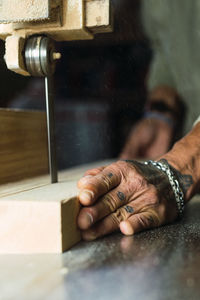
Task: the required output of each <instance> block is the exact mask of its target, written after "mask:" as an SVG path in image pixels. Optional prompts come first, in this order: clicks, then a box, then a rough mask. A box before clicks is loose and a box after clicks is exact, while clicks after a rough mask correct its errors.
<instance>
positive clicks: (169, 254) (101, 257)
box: [0, 199, 200, 300]
mask: <svg viewBox="0 0 200 300" xmlns="http://www.w3.org/2000/svg"><path fill="white" fill-rule="evenodd" d="M0 299H2V300H7V299H15V300H18V299H20V300H24V299H29V300H32V299H34V300H40V299H42V300H46V299H48V300H53V299H54V300H68V299H69V300H81V299H87V300H100V299H102V300H107V299H115V300H118V299H119V300H122V299H127V300H130V299H142V300H143V299H148V300H151V299H152V300H156V299H159V300H160V299H162V300H163V299H176V300H179V299H181V300H184V299H187V300H188V299H190V300H193V299H200V201H198V199H195V200H193V201H192V202H191V203H190V204H189V205H188V209H187V212H186V214H185V216H184V218H183V219H182V221H180V222H178V223H176V224H173V225H169V226H166V227H162V228H158V229H155V230H151V231H148V232H144V233H140V234H137V235H135V236H134V237H124V236H122V235H121V234H120V233H116V234H113V235H111V236H108V237H106V238H103V239H100V240H98V241H95V242H91V243H86V242H81V243H79V244H77V245H76V246H75V247H74V248H73V249H71V250H70V251H68V252H66V253H65V254H63V255H29V256H21V255H9V256H6V255H4V256H0Z"/></svg>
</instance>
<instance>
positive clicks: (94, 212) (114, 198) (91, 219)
mask: <svg viewBox="0 0 200 300" xmlns="http://www.w3.org/2000/svg"><path fill="white" fill-rule="evenodd" d="M130 196H131V195H130V193H128V189H126V190H124V188H123V187H120V186H118V187H117V188H115V189H113V190H112V191H111V192H109V193H107V194H106V195H105V196H103V197H102V198H100V199H99V201H98V202H97V203H96V204H95V205H94V206H90V207H86V208H82V209H81V211H80V214H79V216H78V226H79V227H80V229H82V230H86V229H88V228H89V227H91V226H92V225H93V224H94V223H96V222H97V221H99V220H101V219H103V218H104V217H105V216H107V215H109V214H111V213H113V212H115V211H116V210H117V209H118V208H119V207H121V206H124V205H125V204H126V203H128V202H129V198H130Z"/></svg>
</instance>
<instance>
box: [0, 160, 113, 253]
mask: <svg viewBox="0 0 200 300" xmlns="http://www.w3.org/2000/svg"><path fill="white" fill-rule="evenodd" d="M109 163H111V161H102V162H98V163H92V164H87V165H83V166H81V167H74V168H72V169H68V170H66V171H62V172H60V173H59V183H56V184H49V181H50V177H49V176H48V175H45V176H39V177H35V178H31V179H26V180H22V181H18V182H15V183H7V184H3V185H0V253H1V254H8V253H10V254H32V253H61V252H63V251H65V250H67V249H69V248H70V247H72V246H73V245H74V244H76V243H77V242H78V241H80V239H81V237H80V231H79V230H78V228H77V223H76V220H77V215H78V212H79V209H80V204H79V202H78V199H77V194H78V190H77V187H76V185H77V181H78V180H79V179H80V178H81V177H82V175H83V174H84V173H85V171H86V170H88V169H91V168H95V167H97V166H100V165H104V166H105V165H107V164H109Z"/></svg>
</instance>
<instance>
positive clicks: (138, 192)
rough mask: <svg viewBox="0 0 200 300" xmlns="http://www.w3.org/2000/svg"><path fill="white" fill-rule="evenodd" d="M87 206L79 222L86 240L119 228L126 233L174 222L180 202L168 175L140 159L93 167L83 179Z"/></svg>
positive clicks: (81, 192) (84, 203)
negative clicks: (138, 160)
mask: <svg viewBox="0 0 200 300" xmlns="http://www.w3.org/2000/svg"><path fill="white" fill-rule="evenodd" d="M78 187H79V188H80V190H81V191H80V194H79V199H80V202H81V204H82V205H83V206H84V207H83V208H82V209H81V211H80V214H79V217H78V225H79V227H80V229H81V230H82V237H83V239H85V240H94V239H96V238H98V237H101V236H103V235H106V234H109V233H111V232H113V231H116V230H119V229H120V230H121V232H122V233H123V234H125V235H132V234H133V233H136V232H139V231H142V230H145V229H149V228H153V227H157V226H160V225H163V224H166V223H169V222H172V221H174V220H175V219H176V217H177V209H176V202H175V199H174V195H173V191H172V189H171V186H170V184H169V181H168V178H167V176H166V175H165V174H164V173H163V172H161V171H159V170H157V169H156V168H154V167H151V166H146V165H144V164H142V163H139V162H136V161H118V162H116V163H113V164H111V165H110V166H107V167H101V168H99V169H93V170H89V171H88V172H87V173H86V174H85V176H84V177H83V178H82V179H81V180H80V181H79V183H78Z"/></svg>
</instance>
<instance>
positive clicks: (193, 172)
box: [159, 122, 200, 202]
mask: <svg viewBox="0 0 200 300" xmlns="http://www.w3.org/2000/svg"><path fill="white" fill-rule="evenodd" d="M160 159H165V160H167V161H168V163H169V164H170V165H171V166H172V167H173V168H175V170H176V171H177V174H176V175H177V176H178V179H179V181H180V182H181V185H182V189H183V191H184V194H185V202H188V201H189V200H190V199H191V198H192V196H193V195H195V194H196V193H197V192H199V190H200V122H199V123H198V124H197V125H196V126H195V127H194V128H193V129H192V131H191V132H190V133H189V134H188V135H186V136H185V137H184V138H182V139H181V140H180V141H178V142H177V143H176V144H175V145H174V147H173V148H172V150H171V151H169V152H168V153H167V154H165V155H163V156H162V157H160V158H159V160H160Z"/></svg>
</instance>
